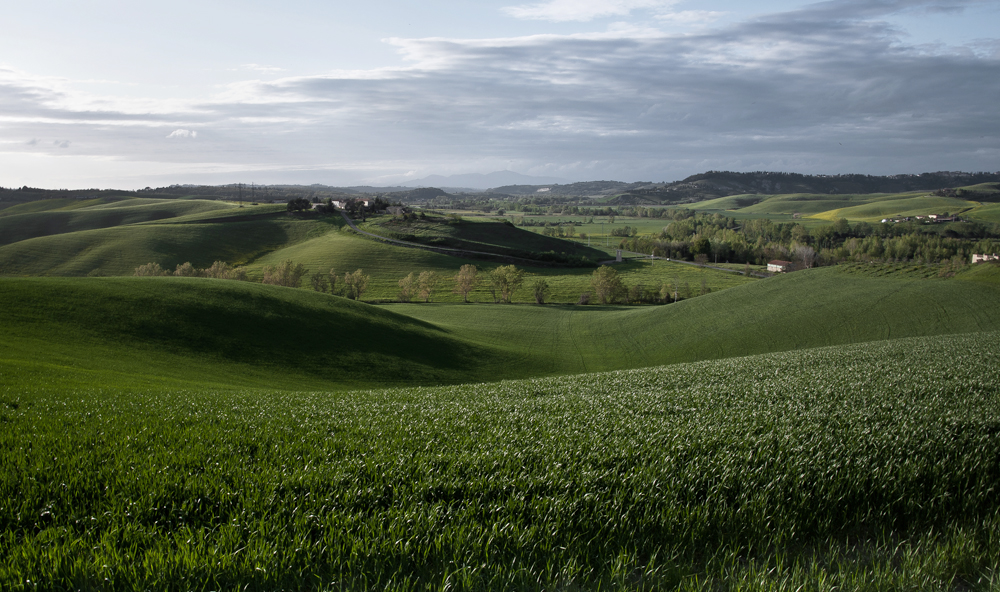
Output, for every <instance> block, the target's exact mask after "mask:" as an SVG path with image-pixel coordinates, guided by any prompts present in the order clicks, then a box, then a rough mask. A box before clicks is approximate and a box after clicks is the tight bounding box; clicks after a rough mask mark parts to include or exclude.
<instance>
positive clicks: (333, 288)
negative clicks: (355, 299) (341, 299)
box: [326, 267, 339, 294]
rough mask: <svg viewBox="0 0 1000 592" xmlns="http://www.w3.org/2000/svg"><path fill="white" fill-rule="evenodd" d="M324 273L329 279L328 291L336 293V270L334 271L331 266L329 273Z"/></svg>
mask: <svg viewBox="0 0 1000 592" xmlns="http://www.w3.org/2000/svg"><path fill="white" fill-rule="evenodd" d="M326 275H327V278H328V279H329V280H330V293H331V294H338V293H339V292H337V278H338V277H339V276H338V275H337V272H336V271H334V270H333V268H332V267H331V268H330V271H329V273H327V274H326Z"/></svg>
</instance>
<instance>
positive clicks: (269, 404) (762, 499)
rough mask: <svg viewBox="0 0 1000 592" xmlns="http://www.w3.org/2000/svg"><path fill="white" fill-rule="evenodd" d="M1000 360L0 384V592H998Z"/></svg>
mask: <svg viewBox="0 0 1000 592" xmlns="http://www.w3.org/2000/svg"><path fill="white" fill-rule="evenodd" d="M276 351H277V350H276ZM998 352H1000V335H998V334H997V333H984V334H969V335H965V336H952V337H944V338H916V339H904V340H893V341H885V342H880V343H871V344H866V345H863V346H857V345H852V346H849V347H838V348H829V349H816V350H806V351H800V352H792V353H782V354H770V355H764V356H755V357H746V358H733V359H728V360H723V361H713V362H701V363H695V364H685V365H675V366H669V367H664V368H657V369H646V370H634V371H628V372H614V373H607V374H588V375H576V376H568V377H563V378H549V379H535V380H526V381H506V382H499V383H493V384H474V385H465V386H455V387H445V388H435V389H416V388H414V389H398V390H387V391H386V390H383V391H363V392H349V393H342V394H330V393H323V392H283V391H268V390H260V389H255V390H220V389H212V388H210V387H201V388H194V387H189V388H149V387H133V388H122V387H117V388H109V387H104V386H102V387H97V386H94V387H91V388H88V387H85V386H83V385H72V386H67V385H58V384H47V385H46V384H42V385H39V384H38V383H36V382H35V380H34V379H33V377H31V376H27V375H15V376H13V377H12V378H7V377H6V376H5V380H4V381H3V383H2V386H0V422H2V424H3V426H4V429H3V430H2V431H0V462H2V463H3V465H4V467H5V468H4V471H3V472H2V473H0V546H2V548H3V549H4V552H3V553H2V554H0V588H3V589H4V590H12V591H20V590H36V589H73V590H97V589H101V590H148V589H157V590H223V589H227V590H228V589H236V588H239V589H240V590H301V589H315V590H372V589H393V590H426V589H434V590H497V589H505V590H511V589H515V590H529V589H530V590H536V589H546V590H577V589H595V590H596V589H608V590H636V589H647V590H662V589H680V590H774V589H789V590H795V589H809V590H822V591H827V590H829V591H833V590H844V589H853V590H887V591H888V590H901V589H904V590H908V589H913V590H924V589H926V590H930V589H935V590H939V589H960V590H995V589H996V585H997V578H998V577H1000V563H998V560H997V557H1000V539H998V538H997V536H996V533H997V532H1000V520H998V516H1000V501H998V498H997V496H996V495H995V487H996V483H997V480H998V479H1000V439H998V437H997V435H998V426H1000V387H998V385H1000V371H998V368H1000V355H998ZM942 360H948V363H947V364H942V362H941V361H942Z"/></svg>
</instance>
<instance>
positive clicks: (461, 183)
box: [401, 171, 569, 190]
mask: <svg viewBox="0 0 1000 592" xmlns="http://www.w3.org/2000/svg"><path fill="white" fill-rule="evenodd" d="M568 182H569V181H567V180H566V179H560V178H559V177H533V176H531V175H522V174H521V173H515V172H514V171H496V172H493V173H488V174H485V175H484V174H482V173H468V174H464V175H448V176H447V177H445V176H443V175H431V176H429V177H424V178H423V179H416V180H414V181H407V182H405V183H401V185H404V186H406V187H448V188H457V187H465V188H469V189H480V190H482V189H489V188H490V187H499V186H501V185H547V184H554V183H568Z"/></svg>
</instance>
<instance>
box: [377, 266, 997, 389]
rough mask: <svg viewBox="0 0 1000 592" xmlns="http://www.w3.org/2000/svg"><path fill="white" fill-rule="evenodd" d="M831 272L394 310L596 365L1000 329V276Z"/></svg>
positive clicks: (517, 347) (568, 367)
mask: <svg viewBox="0 0 1000 592" xmlns="http://www.w3.org/2000/svg"><path fill="white" fill-rule="evenodd" d="M865 270H866V268H865V267H859V268H857V269H854V268H822V269H814V270H809V271H802V272H796V273H792V274H788V275H785V276H779V277H775V278H772V279H768V280H765V281H758V282H753V283H750V284H745V285H741V286H737V287H733V288H729V289H727V290H724V291H721V292H716V293H712V294H709V295H707V296H700V297H698V298H693V299H691V300H685V301H682V302H679V303H677V304H671V305H668V306H651V307H640V308H630V307H617V308H614V307H580V306H561V307H546V308H542V307H537V306H529V307H525V306H520V307H509V306H508V307H504V306H479V305H477V306H467V307H463V306H447V305H440V306H436V305H432V306H427V305H391V306H388V308H390V310H396V311H399V312H401V313H403V314H406V315H409V316H412V317H414V318H419V319H421V320H425V321H428V322H431V323H434V324H435V325H436V326H440V327H444V328H446V329H448V330H450V331H452V332H454V333H455V334H460V335H463V336H465V337H466V338H467V339H470V340H471V341H472V342H474V343H477V344H480V345H482V346H484V347H491V348H497V349H501V350H504V351H508V352H510V353H511V354H514V355H518V354H519V355H525V356H527V355H533V356H536V357H537V358H538V359H539V360H538V362H539V364H541V360H542V359H545V360H547V364H548V368H549V369H550V371H551V372H553V373H559V372H562V373H568V372H595V371H604V370H613V369H619V368H639V367H645V366H656V365H661V364H672V363H677V362H691V361H696V360H705V359H718V358H727V357H733V356H742V355H749V354H759V353H768V352H776V351H786V350H794V349H802V348H811V347H820V346H826V345H841V344H848V343H860V342H867V341H877V340H882V339H892V338H897V337H914V336H922V335H943V334H949V333H966V332H974V331H991V330H997V329H1000V308H998V305H1000V271H998V268H997V267H995V266H992V265H990V266H977V267H974V268H971V269H970V270H969V271H967V272H966V273H964V274H962V275H960V276H958V277H956V278H949V279H936V278H935V279H924V278H919V277H910V276H906V275H902V274H900V275H896V274H889V275H886V276H875V275H873V274H869V273H867V272H866V271H865Z"/></svg>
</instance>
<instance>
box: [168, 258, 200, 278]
mask: <svg viewBox="0 0 1000 592" xmlns="http://www.w3.org/2000/svg"><path fill="white" fill-rule="evenodd" d="M174 275H176V276H177V277H198V276H199V275H201V274H200V273H199V272H198V268H196V267H195V266H194V265H191V262H190V261H187V262H184V263H178V264H177V269H175V270H174Z"/></svg>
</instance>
